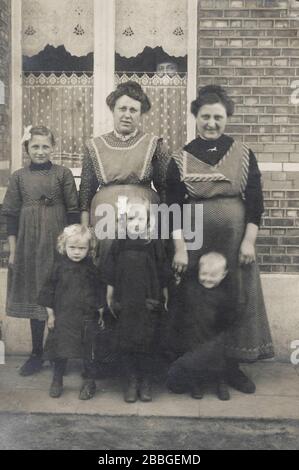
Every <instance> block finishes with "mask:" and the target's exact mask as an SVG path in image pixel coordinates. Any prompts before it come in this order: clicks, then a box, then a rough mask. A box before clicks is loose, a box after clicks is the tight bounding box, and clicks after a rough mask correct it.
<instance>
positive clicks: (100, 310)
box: [98, 307, 105, 329]
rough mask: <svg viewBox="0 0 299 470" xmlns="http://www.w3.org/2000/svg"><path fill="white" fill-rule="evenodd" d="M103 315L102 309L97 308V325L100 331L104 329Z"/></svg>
mask: <svg viewBox="0 0 299 470" xmlns="http://www.w3.org/2000/svg"><path fill="white" fill-rule="evenodd" d="M103 315H104V308H103V307H102V308H99V321H98V325H99V327H100V328H101V329H104V328H105V322H104V318H103Z"/></svg>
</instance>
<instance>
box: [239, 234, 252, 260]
mask: <svg viewBox="0 0 299 470" xmlns="http://www.w3.org/2000/svg"><path fill="white" fill-rule="evenodd" d="M254 261H255V248H254V244H253V243H252V242H250V241H248V240H246V239H244V240H243V241H242V243H241V246H240V252H239V262H240V264H251V263H253V262H254Z"/></svg>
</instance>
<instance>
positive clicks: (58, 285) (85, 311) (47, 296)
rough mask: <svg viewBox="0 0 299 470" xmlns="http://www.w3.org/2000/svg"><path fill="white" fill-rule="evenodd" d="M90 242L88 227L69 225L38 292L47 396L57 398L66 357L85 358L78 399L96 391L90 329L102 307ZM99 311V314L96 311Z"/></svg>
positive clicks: (59, 392)
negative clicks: (50, 365) (44, 317)
mask: <svg viewBox="0 0 299 470" xmlns="http://www.w3.org/2000/svg"><path fill="white" fill-rule="evenodd" d="M93 247H94V239H93V235H92V233H91V231H90V230H89V229H88V228H87V227H84V226H83V225H79V224H75V225H70V226H68V227H66V228H65V229H64V231H63V232H62V234H61V235H60V236H59V237H58V243H57V249H58V252H59V253H60V254H61V255H62V256H61V257H60V258H59V259H57V261H56V263H55V265H54V268H53V271H52V273H51V275H50V276H49V278H48V280H47V282H46V283H45V285H44V287H43V288H42V290H41V291H40V293H39V298H38V302H39V304H40V305H43V306H44V307H46V308H47V312H48V328H49V334H48V338H47V341H46V345H45V356H46V358H47V359H49V360H52V361H53V362H54V375H53V380H52V384H51V387H50V391H49V395H50V396H51V397H52V398H59V397H60V396H61V394H62V391H63V375H64V372H65V367H66V363H67V360H68V359H71V358H82V359H83V368H84V371H83V377H84V381H83V384H82V387H81V390H80V394H79V399H80V400H88V399H90V398H92V397H93V396H94V394H95V391H96V383H95V380H94V372H93V362H92V356H93V332H94V331H95V330H96V325H97V322H98V320H99V311H100V307H101V306H102V302H101V294H102V285H101V283H100V281H99V280H98V275H97V270H96V267H95V266H94V264H93V262H92V259H91V257H90V256H89V255H90V253H91V251H92V249H93ZM100 316H101V315H100Z"/></svg>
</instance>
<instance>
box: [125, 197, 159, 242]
mask: <svg viewBox="0 0 299 470" xmlns="http://www.w3.org/2000/svg"><path fill="white" fill-rule="evenodd" d="M132 206H133V207H134V206H136V208H138V206H143V207H145V209H146V213H147V227H148V232H149V235H152V234H153V233H154V230H155V226H156V219H155V216H154V213H153V212H151V203H150V201H149V200H148V199H146V198H145V197H142V196H132V197H130V198H129V199H128V201H127V210H129V209H130V207H132ZM136 215H138V211H137V212H136Z"/></svg>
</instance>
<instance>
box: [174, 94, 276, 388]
mask: <svg viewBox="0 0 299 470" xmlns="http://www.w3.org/2000/svg"><path fill="white" fill-rule="evenodd" d="M233 111H234V103H233V101H232V100H231V99H230V98H229V97H228V96H227V94H226V92H225V91H224V90H223V89H222V88H221V87H219V86H214V85H209V86H206V87H204V88H202V89H201V90H199V93H198V96H197V99H196V100H195V101H193V102H192V105H191V112H192V114H193V115H194V117H195V118H196V122H197V128H198V134H199V135H198V137H197V138H196V139H194V140H193V141H192V142H190V143H189V144H187V145H186V146H185V147H184V149H182V150H181V151H179V152H177V153H176V154H174V155H173V159H172V161H171V163H170V165H169V167H168V176H167V184H168V191H167V201H168V203H169V204H171V203H180V204H181V206H183V204H185V203H187V204H191V206H192V208H193V214H194V207H195V206H196V205H197V204H202V205H203V246H202V247H201V248H200V249H196V250H193V249H189V250H188V256H189V262H188V269H190V270H192V269H194V266H196V265H197V263H198V260H199V258H200V256H201V255H202V254H204V253H207V252H209V251H218V252H220V253H223V255H224V256H225V257H226V258H227V261H228V269H229V272H230V273H231V279H232V288H233V286H237V292H235V293H234V298H235V299H236V302H237V304H238V305H245V306H244V307H243V308H242V313H241V314H240V315H239V319H238V321H236V322H235V323H234V325H233V326H232V327H231V328H230V329H229V330H228V332H227V335H226V341H225V354H226V357H227V358H229V361H228V371H227V374H228V381H229V383H230V385H231V386H233V387H234V388H236V389H238V390H240V391H242V392H244V393H253V392H254V391H255V384H254V383H253V382H252V381H251V380H250V379H249V378H247V377H246V376H245V374H244V373H243V372H242V371H241V369H240V368H239V363H240V362H253V361H256V360H258V359H265V358H270V357H273V354H274V352H273V345H272V340H271V334H270V330H269V325H268V320H267V315H266V309H265V304H264V299H263V293H262V288H261V281H260V275H259V270H258V266H257V263H256V258H255V241H256V237H257V234H258V229H259V224H260V220H261V216H262V213H263V195H262V187H261V174H260V171H259V169H258V165H257V161H256V157H255V156H254V154H253V152H252V151H251V150H250V149H249V148H247V147H246V146H245V145H243V144H242V143H240V142H237V141H235V140H234V139H233V138H232V137H229V136H228V135H225V134H224V131H225V127H226V123H227V118H228V117H230V116H231V115H232V114H233ZM174 228H177V227H174ZM185 252H186V248H185V247H184V243H181V244H180V247H179V249H177V250H176V256H177V257H179V258H181V259H183V256H184V253H185ZM181 314H183V312H181Z"/></svg>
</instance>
